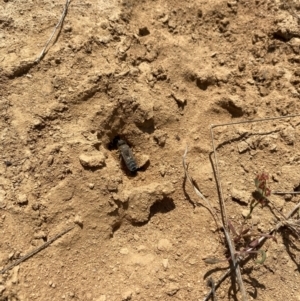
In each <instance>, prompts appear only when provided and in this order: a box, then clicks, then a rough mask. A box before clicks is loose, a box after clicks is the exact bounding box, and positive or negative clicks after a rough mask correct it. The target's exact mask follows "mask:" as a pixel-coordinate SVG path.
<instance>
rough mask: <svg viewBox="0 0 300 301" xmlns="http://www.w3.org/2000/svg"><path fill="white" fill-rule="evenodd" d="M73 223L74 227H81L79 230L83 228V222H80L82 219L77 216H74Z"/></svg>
mask: <svg viewBox="0 0 300 301" xmlns="http://www.w3.org/2000/svg"><path fill="white" fill-rule="evenodd" d="M74 223H75V224H76V225H78V226H79V227H81V228H82V227H83V220H82V217H81V216H80V215H79V214H76V215H75V218H74Z"/></svg>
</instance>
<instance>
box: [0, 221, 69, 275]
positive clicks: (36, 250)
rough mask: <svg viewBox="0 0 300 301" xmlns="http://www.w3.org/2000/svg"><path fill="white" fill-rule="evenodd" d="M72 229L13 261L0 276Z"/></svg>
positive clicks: (0, 272)
mask: <svg viewBox="0 0 300 301" xmlns="http://www.w3.org/2000/svg"><path fill="white" fill-rule="evenodd" d="M73 229H74V226H72V227H69V228H68V229H66V230H64V231H62V232H60V233H59V234H57V235H56V236H54V237H53V238H51V239H50V240H48V241H47V242H46V243H44V244H43V245H41V246H40V247H38V248H36V249H34V250H33V251H31V252H29V253H28V254H26V255H25V256H23V257H21V258H20V259H18V260H17V261H15V262H14V263H12V264H11V265H9V266H8V267H6V268H4V269H3V270H1V271H0V274H3V273H5V272H7V271H9V270H11V269H12V268H14V267H15V266H17V265H19V264H20V263H21V262H23V261H25V260H27V259H28V258H30V257H32V256H33V255H35V254H37V253H38V252H40V251H42V250H44V249H45V248H47V247H48V246H49V245H50V244H52V243H53V242H54V241H55V240H57V239H58V238H60V237H61V236H63V235H65V234H66V233H68V232H70V231H71V230H73Z"/></svg>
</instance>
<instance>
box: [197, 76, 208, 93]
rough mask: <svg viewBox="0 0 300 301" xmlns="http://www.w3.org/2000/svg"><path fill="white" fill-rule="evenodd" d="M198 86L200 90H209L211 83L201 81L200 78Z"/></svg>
mask: <svg viewBox="0 0 300 301" xmlns="http://www.w3.org/2000/svg"><path fill="white" fill-rule="evenodd" d="M196 85H197V87H198V88H199V89H201V90H204V91H205V90H207V88H208V86H209V82H207V81H201V80H200V79H199V78H197V80H196Z"/></svg>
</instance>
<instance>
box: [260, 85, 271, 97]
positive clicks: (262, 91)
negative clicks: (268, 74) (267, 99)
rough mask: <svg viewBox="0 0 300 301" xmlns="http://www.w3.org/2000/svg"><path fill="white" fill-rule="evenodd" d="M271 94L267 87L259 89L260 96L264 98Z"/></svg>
mask: <svg viewBox="0 0 300 301" xmlns="http://www.w3.org/2000/svg"><path fill="white" fill-rule="evenodd" d="M269 93H270V91H269V89H267V88H266V87H264V86H260V87H259V94H260V96H262V97H264V96H267V95H268V94H269Z"/></svg>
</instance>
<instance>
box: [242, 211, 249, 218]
mask: <svg viewBox="0 0 300 301" xmlns="http://www.w3.org/2000/svg"><path fill="white" fill-rule="evenodd" d="M249 213H250V211H249V209H244V210H242V216H243V217H244V218H246V217H247V216H248V214H249Z"/></svg>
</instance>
